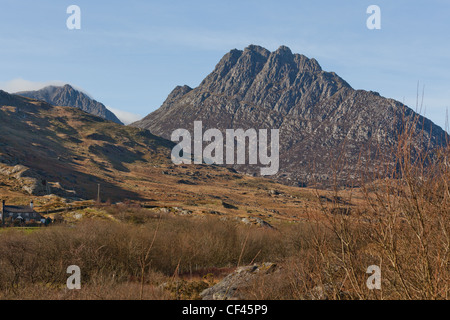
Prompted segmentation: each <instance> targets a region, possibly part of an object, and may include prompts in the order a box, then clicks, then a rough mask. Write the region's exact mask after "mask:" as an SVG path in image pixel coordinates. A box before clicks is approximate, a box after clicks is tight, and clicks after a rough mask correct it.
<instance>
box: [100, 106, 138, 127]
mask: <svg viewBox="0 0 450 320" xmlns="http://www.w3.org/2000/svg"><path fill="white" fill-rule="evenodd" d="M107 108H108V109H109V110H110V111H111V112H113V113H114V114H115V115H116V116H117V118H119V120H120V121H122V122H123V123H124V124H130V123H133V122H136V121H138V120H141V119H142V118H143V117H142V116H141V115H140V114H136V113H131V112H127V111H123V110H120V109H115V108H111V107H107Z"/></svg>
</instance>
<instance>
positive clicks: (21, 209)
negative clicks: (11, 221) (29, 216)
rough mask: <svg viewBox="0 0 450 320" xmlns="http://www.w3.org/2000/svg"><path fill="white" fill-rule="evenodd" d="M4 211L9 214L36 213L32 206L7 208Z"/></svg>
mask: <svg viewBox="0 0 450 320" xmlns="http://www.w3.org/2000/svg"><path fill="white" fill-rule="evenodd" d="M3 210H4V211H5V212H9V213H36V211H34V210H33V209H32V208H31V207H30V206H5V207H4V208H3Z"/></svg>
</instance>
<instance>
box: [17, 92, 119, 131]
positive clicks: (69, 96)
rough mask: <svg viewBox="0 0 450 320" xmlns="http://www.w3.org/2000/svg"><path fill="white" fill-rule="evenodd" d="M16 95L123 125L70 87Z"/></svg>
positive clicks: (100, 106) (90, 99)
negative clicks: (76, 110) (81, 111)
mask: <svg viewBox="0 0 450 320" xmlns="http://www.w3.org/2000/svg"><path fill="white" fill-rule="evenodd" d="M16 94H17V95H20V96H23V97H27V98H31V99H36V100H42V101H45V102H47V103H49V104H51V105H54V106H62V107H74V108H79V109H81V110H83V111H85V112H88V113H90V114H93V115H96V116H99V117H101V118H103V119H106V120H110V121H113V122H115V123H118V124H123V123H122V122H121V121H120V120H119V119H118V118H117V117H116V115H115V114H114V113H112V112H111V111H110V110H108V109H107V108H106V106H105V105H103V104H102V103H100V102H98V101H96V100H94V99H92V98H91V97H89V96H88V95H87V94H85V93H83V92H81V91H79V90H76V89H74V88H73V87H72V86H71V85H69V84H66V85H64V86H47V87H45V88H42V89H40V90H37V91H22V92H18V93H16Z"/></svg>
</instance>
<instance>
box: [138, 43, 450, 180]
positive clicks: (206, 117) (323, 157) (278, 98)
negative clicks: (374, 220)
mask: <svg viewBox="0 0 450 320" xmlns="http://www.w3.org/2000/svg"><path fill="white" fill-rule="evenodd" d="M413 119H416V120H417V121H416V122H417V123H416V125H415V127H414V137H417V139H416V142H417V144H420V145H422V146H424V147H425V146H426V145H427V144H428V142H427V140H429V141H430V145H431V146H438V145H443V144H444V143H445V140H446V139H447V138H448V136H447V135H446V133H445V132H444V131H443V130H442V128H440V127H439V126H437V125H434V124H433V123H432V122H431V121H430V120H428V119H426V118H424V117H422V116H420V115H418V114H417V113H415V112H414V111H413V110H412V109H410V108H408V107H407V106H405V105H403V104H402V103H400V102H398V101H395V100H393V99H388V98H384V97H381V96H380V95H379V94H378V93H376V92H373V91H365V90H355V89H353V88H352V87H351V86H350V85H349V84H348V83H347V82H346V81H345V80H344V79H342V78H341V77H339V76H338V75H337V74H336V73H334V72H327V71H324V70H322V68H321V66H320V64H319V63H318V62H317V60H315V59H314V58H311V59H310V58H308V57H306V56H304V55H301V54H293V53H292V52H291V50H290V49H289V48H288V47H286V46H281V47H280V48H278V49H277V50H276V51H273V52H270V51H269V50H267V49H265V48H263V47H260V46H256V45H250V46H248V47H247V48H245V49H244V50H237V49H233V50H231V51H230V52H228V53H227V54H225V55H224V56H223V58H222V59H221V60H220V61H219V63H218V64H217V65H216V67H215V68H214V70H213V71H212V72H211V73H210V74H209V75H208V76H206V78H205V79H204V80H203V81H202V82H201V83H200V84H199V86H198V87H196V88H190V87H188V86H178V87H176V88H175V89H174V90H173V91H172V92H171V93H170V94H169V96H168V98H167V99H166V101H165V102H164V103H163V104H162V106H161V107H160V108H159V109H157V110H156V111H154V112H152V113H150V114H149V115H147V116H146V117H144V118H143V119H142V120H140V121H137V122H135V123H133V124H131V125H132V126H136V127H139V128H143V129H148V130H150V131H151V132H152V133H153V134H156V135H158V136H162V137H164V138H166V139H170V135H171V132H173V131H174V130H175V129H178V128H187V129H191V128H192V126H193V123H194V121H202V122H203V125H204V130H206V129H209V128H217V129H220V130H225V129H237V128H243V129H249V128H256V129H258V128H259V129H280V161H281V162H280V172H279V174H278V175H277V178H279V179H281V180H284V181H285V182H289V183H294V184H296V183H298V184H299V185H304V184H308V183H311V182H312V181H314V180H316V179H317V178H319V180H325V181H332V180H333V174H334V173H333V172H332V170H331V169H330V168H332V167H333V166H334V164H335V163H336V161H337V160H339V159H345V161H347V162H348V163H347V164H346V165H345V168H343V170H342V171H343V172H345V173H346V174H347V175H350V174H351V172H352V171H354V170H355V168H356V164H357V162H358V161H359V159H358V157H359V156H360V155H361V152H364V153H367V155H366V156H364V157H366V158H370V157H373V156H375V155H376V154H377V153H378V154H380V153H381V154H386V153H388V152H390V151H389V150H391V149H392V148H394V147H395V145H396V143H397V139H398V133H399V132H400V131H401V127H402V123H403V122H404V121H405V120H413ZM422 129H423V130H422ZM420 132H422V133H423V137H422V138H420V139H419V134H420ZM239 169H242V170H243V171H245V172H248V173H253V174H254V170H253V169H252V168H251V167H249V166H247V167H239Z"/></svg>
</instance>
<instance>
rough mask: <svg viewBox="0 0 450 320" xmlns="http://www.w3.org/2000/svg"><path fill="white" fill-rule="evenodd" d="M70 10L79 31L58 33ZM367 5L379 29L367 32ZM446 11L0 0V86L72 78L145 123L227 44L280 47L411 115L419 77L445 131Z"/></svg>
mask: <svg viewBox="0 0 450 320" xmlns="http://www.w3.org/2000/svg"><path fill="white" fill-rule="evenodd" d="M71 4H75V5H78V6H79V7H80V8H81V30H68V29H67V27H66V19H67V17H68V16H69V15H68V14H67V13H66V9H67V7H68V6H69V5H71ZM371 4H375V5H378V6H380V8H381V19H382V22H381V28H382V29H381V30H369V29H367V28H366V20H367V18H368V16H369V15H368V14H367V13H366V9H367V7H368V6H369V5H371ZM449 15H450V1H448V0H428V1H425V0H419V1H406V0H396V1H392V0H389V1H388V0H372V1H365V0H341V1H337V0H315V1H314V0H308V1H298V0H297V1H283V0H278V1H265V0H258V1H256V0H250V1H245V0H241V1H235V0H231V1H230V0H228V1H215V0H208V1H203V0H191V1H168V0H165V1H143V0H142V1H138V0H132V1H92V0H91V1H85V0H71V1H66V0H58V1H55V0H38V1H36V0H34V1H31V0H0V66H1V68H0V88H1V89H7V90H9V91H14V90H15V89H18V90H21V89H28V88H31V87H32V88H34V87H38V86H42V85H44V84H47V83H49V82H56V83H70V84H73V85H75V86H77V87H79V88H83V89H84V90H85V91H86V92H88V93H89V94H90V95H91V96H93V98H95V99H96V100H98V101H101V102H103V103H104V104H105V105H107V106H108V107H110V108H112V109H113V111H116V110H117V109H119V110H122V111H127V112H130V113H133V114H138V115H141V116H145V115H147V114H148V113H150V112H151V111H153V110H155V109H156V108H158V107H159V106H160V105H161V104H162V102H163V101H164V100H165V98H166V97H167V95H168V94H169V93H170V92H171V91H172V89H173V88H174V87H175V86H176V85H184V84H187V85H189V86H191V87H196V86H197V85H198V84H199V83H200V82H201V80H202V79H203V78H204V77H205V76H206V75H207V74H208V73H210V72H211V71H212V70H213V69H214V67H215V65H216V64H217V62H218V61H219V60H220V58H221V57H222V56H223V55H224V54H225V53H226V52H228V51H230V50H231V49H234V48H238V49H243V48H245V47H246V46H248V45H249V44H257V45H261V46H264V47H266V48H267V49H269V50H272V51H273V50H276V49H277V48H278V47H279V46H280V45H286V46H288V47H290V48H291V50H292V51H293V52H295V53H302V54H304V55H306V56H308V57H311V58H312V57H314V58H316V59H317V60H318V61H319V63H320V64H321V66H322V68H323V69H324V70H327V71H334V72H336V73H337V74H339V75H340V76H341V77H342V78H344V79H345V80H346V81H347V82H349V84H350V85H352V86H353V87H354V88H355V89H365V90H373V91H378V92H380V94H381V95H383V96H386V97H389V98H394V99H397V100H400V101H402V102H405V103H406V104H407V105H409V106H411V107H412V108H415V104H416V91H417V90H416V88H417V82H418V81H419V82H420V88H421V89H420V91H422V86H425V98H424V106H425V107H426V110H425V109H424V110H423V112H422V114H425V115H426V116H427V117H429V118H431V119H432V120H433V121H434V122H436V123H437V124H438V125H440V126H442V127H443V126H444V125H445V112H446V109H447V108H448V107H450V73H449V71H450V70H449V69H450V41H449V40H450V36H449V35H450V22H449V21H450V19H449ZM13 80H14V81H13ZM119 116H121V115H119ZM122 117H123V116H122Z"/></svg>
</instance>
